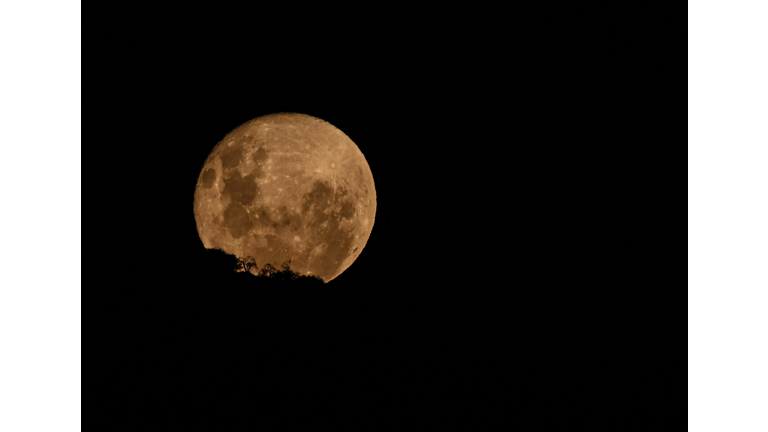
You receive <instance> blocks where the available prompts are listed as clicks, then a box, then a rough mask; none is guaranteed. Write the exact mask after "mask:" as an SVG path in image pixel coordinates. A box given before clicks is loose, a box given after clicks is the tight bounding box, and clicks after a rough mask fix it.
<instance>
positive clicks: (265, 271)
mask: <svg viewBox="0 0 768 432" xmlns="http://www.w3.org/2000/svg"><path fill="white" fill-rule="evenodd" d="M275 273H277V269H276V268H275V266H273V265H272V264H270V263H267V264H265V265H264V267H263V268H262V269H261V270H259V276H266V277H272V276H273V275H274V274H275Z"/></svg>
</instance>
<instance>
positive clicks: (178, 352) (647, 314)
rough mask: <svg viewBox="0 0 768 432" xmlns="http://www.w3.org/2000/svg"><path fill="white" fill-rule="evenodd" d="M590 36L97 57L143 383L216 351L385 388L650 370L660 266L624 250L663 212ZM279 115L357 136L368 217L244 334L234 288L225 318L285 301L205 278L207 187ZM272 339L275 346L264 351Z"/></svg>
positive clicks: (171, 44) (157, 50)
mask: <svg viewBox="0 0 768 432" xmlns="http://www.w3.org/2000/svg"><path fill="white" fill-rule="evenodd" d="M582 36H583V37H582V38H581V39H580V42H578V43H577V42H570V40H569V39H568V38H554V36H553V38H550V36H549V35H547V34H546V33H542V34H539V35H538V36H537V37H536V38H534V37H532V36H530V37H529V39H523V40H521V39H520V38H518V37H515V36H512V35H509V36H503V35H498V34H496V35H493V37H491V35H490V34H489V35H488V37H483V36H477V37H475V38H463V37H458V36H457V37H453V38H442V39H439V38H437V39H418V38H404V39H392V40H386V41H383V39H382V40H379V41H377V42H376V43H373V44H371V43H370V42H369V41H365V40H361V41H358V40H356V38H354V37H353V36H349V37H346V38H344V41H343V42H340V43H332V42H323V43H320V42H318V43H315V44H312V43H307V44H304V45H302V44H301V43H299V41H298V40H295V39H291V38H289V39H285V40H283V39H277V40H269V41H267V42H257V41H256V40H254V42H253V44H251V43H250V42H248V41H243V40H239V41H238V42H237V43H234V42H232V43H228V42H227V41H226V40H220V39H209V38H207V37H203V36H199V37H190V36H183V37H182V36H167V38H166V39H162V38H161V39H159V40H156V41H153V43H151V44H148V43H136V44H133V43H128V42H127V43H125V44H124V45H123V51H121V52H120V54H119V55H108V56H105V60H104V61H103V62H102V63H101V64H100V66H99V69H100V70H102V71H103V73H104V74H113V75H112V76H115V77H118V78H117V80H118V81H119V85H114V86H110V87H109V89H110V90H109V91H110V92H112V93H113V94H110V99H111V100H116V101H119V103H117V104H115V107H114V109H113V110H109V109H107V108H108V107H105V110H106V112H105V113H101V114H100V115H103V116H104V117H105V118H106V119H107V120H106V123H107V124H106V129H107V130H112V131H114V132H113V133H114V134H115V135H116V136H115V140H116V141H117V142H118V143H120V148H124V149H125V154H121V153H120V151H118V150H115V151H114V152H113V153H110V154H111V156H112V157H115V158H117V159H118V160H117V162H116V163H117V164H118V167H119V170H118V171H119V172H104V173H103V175H104V176H106V177H105V178H110V179H113V180H109V181H110V182H112V183H111V184H114V185H115V186H116V187H117V188H118V189H119V190H122V191H125V193H124V194H123V195H122V198H121V199H119V200H117V199H110V198H107V199H106V201H105V202H112V203H113V204H110V207H109V208H108V211H109V213H111V214H113V215H117V216H115V217H117V218H118V219H119V220H123V221H125V222H124V223H122V224H121V227H120V229H121V230H123V234H124V235H125V237H124V238H125V242H126V245H127V246H126V248H125V252H124V253H125V258H124V263H125V267H126V268H129V269H130V270H129V273H130V274H128V275H126V276H125V280H121V281H120V282H119V283H118V285H119V286H125V288H122V289H124V290H126V300H125V301H126V302H127V303H128V304H130V305H131V307H130V308H129V309H131V311H133V312H131V313H136V314H139V315H140V317H141V318H140V320H139V321H138V322H139V324H136V325H137V326H138V327H136V328H134V329H133V330H126V331H127V332H128V334H129V336H125V337H128V338H129V339H130V338H134V339H131V340H132V341H133V342H132V343H133V344H138V346H142V347H144V349H146V350H148V351H149V352H150V353H151V354H147V355H149V356H150V357H146V358H145V357H142V355H141V354H137V353H136V351H135V350H134V351H132V352H131V354H130V355H131V356H136V358H137V359H142V360H140V361H139V360H137V361H139V362H140V363H141V364H142V365H144V369H140V370H146V369H147V368H149V369H151V368H152V366H151V364H152V363H151V362H152V361H154V360H152V361H150V360H148V358H156V359H159V360H157V361H158V362H160V363H161V364H164V365H166V366H168V367H170V365H172V364H178V363H179V362H181V363H184V361H182V360H180V359H189V358H202V359H205V362H207V363H206V364H211V362H213V363H215V364H217V365H218V366H215V367H222V368H223V366H222V365H223V363H221V362H224V360H222V359H223V358H227V359H228V360H227V362H230V361H232V362H234V363H233V364H234V365H242V364H244V363H241V362H245V361H244V360H243V358H260V359H261V360H260V361H266V360H264V359H265V358H271V359H272V360H270V364H271V365H273V366H274V365H275V364H281V365H283V366H281V367H284V368H287V367H288V366H285V364H294V363H295V362H297V361H298V360H296V359H297V358H307V356H308V357H312V358H315V359H323V362H324V363H323V364H324V365H325V366H327V367H330V366H328V365H330V364H333V365H335V366H334V367H335V368H341V366H339V364H345V365H347V366H345V367H346V368H347V369H346V370H350V368H352V369H354V370H356V371H357V372H358V373H363V372H361V371H363V370H364V369H365V367H367V366H365V367H364V366H363V365H369V366H370V367H371V368H374V369H376V370H379V372H377V374H379V376H380V377H381V376H382V375H381V374H382V373H384V374H385V375H386V376H394V374H395V372H392V371H393V370H398V371H400V374H399V375H397V376H399V377H401V378H402V377H405V376H411V375H413V374H417V372H414V371H415V370H419V371H421V372H418V373H419V374H425V373H426V374H427V375H430V374H435V375H436V374H438V373H443V372H445V371H447V370H449V369H450V370H452V371H453V372H452V374H453V375H454V376H455V377H456V378H455V379H462V377H464V378H466V377H468V376H469V375H466V374H465V375H462V373H461V372H460V371H461V370H464V369H462V368H459V369H456V367H457V365H459V364H463V365H465V366H462V367H466V368H467V369H466V370H470V371H471V374H475V375H476V374H480V375H483V376H484V377H485V378H484V379H486V380H491V381H493V380H496V381H495V382H504V381H505V380H510V379H514V376H515V374H516V373H518V372H519V371H521V370H523V371H527V372H524V374H527V376H529V377H530V376H531V374H533V375H536V376H539V378H537V379H542V380H552V381H553V382H554V381H557V380H563V379H568V380H575V381H579V382H581V384H580V385H584V383H586V382H587V381H590V380H591V382H592V383H593V384H594V383H596V382H604V383H605V385H606V386H613V385H615V386H619V385H625V384H626V383H627V382H628V381H627V380H632V381H633V382H634V381H635V380H637V379H639V378H637V377H638V375H637V374H638V372H637V367H636V366H637V365H638V364H640V363H642V364H644V365H646V366H645V367H646V368H647V367H650V366H652V365H657V364H658V362H659V359H658V357H657V355H658V353H659V352H660V351H659V350H660V348H658V346H657V345H655V344H656V343H657V341H656V340H654V339H653V336H654V334H655V333H656V332H658V331H659V327H660V326H661V324H660V322H662V319H661V316H660V314H661V312H658V311H654V310H652V309H648V308H645V307H643V305H648V304H650V302H651V300H649V299H651V298H653V297H654V296H657V295H658V293H659V292H660V290H661V288H659V287H658V286H646V287H644V288H641V287H640V286H639V285H640V284H639V282H637V280H638V273H640V272H642V271H643V270H641V269H642V268H644V267H645V268H647V267H646V266H650V265H651V264H650V261H651V260H652V259H651V257H647V258H643V259H638V258H634V257H633V258H630V257H629V254H630V253H632V252H630V250H631V249H632V248H633V245H636V244H637V243H636V242H637V239H638V238H642V237H643V236H644V235H646V234H648V233H649V232H650V231H651V229H652V228H651V225H652V224H653V223H657V222H658V217H659V215H649V217H650V218H651V219H648V220H646V222H645V223H638V222H637V221H638V215H639V214H640V213H641V212H647V209H648V208H649V207H648V203H649V202H650V201H651V197H650V195H649V194H648V193H647V192H645V188H644V186H643V184H642V181H641V180H640V179H641V173H643V174H642V176H645V177H643V178H649V176H650V177H653V176H656V175H657V173H656V172H654V171H653V169H644V168H643V167H641V166H639V164H636V163H634V162H633V159H632V157H633V155H637V156H638V157H642V155H643V152H644V151H645V150H644V148H643V147H642V146H638V145H637V140H638V138H632V135H633V132H632V130H631V128H629V127H628V125H629V123H630V122H629V120H628V118H629V114H627V112H628V108H627V107H626V104H625V100H626V98H627V97H628V96H629V92H630V91H632V90H631V87H630V86H627V85H626V84H627V83H626V82H625V81H623V80H622V78H621V77H622V76H623V75H622V74H624V73H625V72H624V71H626V70H627V69H628V68H630V67H631V66H632V65H631V64H629V61H628V60H622V59H612V60H611V61H607V60H606V59H605V58H604V57H601V56H602V55H604V53H603V54H597V52H594V51H592V50H590V49H587V48H585V45H584V38H587V39H589V38H590V36H588V35H582ZM254 37H255V36H254ZM142 40H143V39H142ZM275 112H299V113H305V114H309V115H312V116H315V117H318V118H321V119H323V120H326V121H328V122H330V123H331V124H333V125H334V126H336V127H337V128H339V129H340V130H342V131H343V132H344V133H346V134H347V135H348V136H349V137H350V138H351V139H352V140H353V141H354V142H355V143H356V144H357V146H358V147H359V148H360V150H361V151H362V153H363V154H364V155H365V157H366V159H367V161H368V164H369V165H370V168H371V171H372V173H373V177H374V181H375V184H376V193H377V214H376V220H375V225H374V227H373V231H372V233H371V236H370V239H369V240H368V243H367V245H366V246H365V249H364V250H363V252H362V254H361V255H360V257H359V258H358V259H357V261H356V262H355V263H354V264H353V265H352V266H351V267H350V268H349V269H347V270H346V271H345V272H344V273H343V274H342V275H340V276H339V277H338V278H337V279H336V280H334V281H331V282H330V283H329V284H327V285H326V286H325V287H324V288H323V290H324V291H323V292H322V293H321V294H317V293H313V294H306V293H303V294H302V293H299V294H295V293H294V294H282V295H283V297H281V298H280V300H279V302H280V306H279V308H282V309H280V310H285V311H287V312H286V314H287V315H284V316H282V317H280V318H275V321H270V322H265V320H260V321H259V323H260V324H258V325H257V324H254V322H252V321H248V319H249V318H243V319H244V320H245V321H242V322H241V321H237V322H235V321H232V320H233V319H234V318H232V317H231V316H228V314H227V312H226V305H227V304H228V303H227V300H225V299H223V298H224V297H226V296H229V295H233V297H231V304H232V305H233V311H234V310H235V309H236V310H237V311H238V312H232V315H236V314H246V315H247V314H248V310H249V306H248V304H250V303H248V302H259V305H258V306H254V307H253V309H251V310H253V311H265V310H269V308H270V307H271V306H270V304H269V302H270V301H277V300H274V298H273V297H270V298H267V299H265V298H261V297H259V298H258V299H254V298H244V297H242V293H240V294H231V291H232V288H231V287H224V286H221V287H220V286H217V285H214V286H207V287H201V283H200V281H201V276H200V272H201V268H204V267H205V264H204V258H202V255H203V252H204V250H203V246H202V243H201V241H200V239H199V237H198V235H197V231H196V227H195V220H194V216H193V208H192V203H193V192H194V188H195V185H196V181H197V177H198V175H199V173H200V170H201V167H202V164H203V162H204V161H205V158H206V156H207V155H208V153H209V152H210V151H211V149H212V148H213V147H214V146H215V145H216V144H217V143H218V142H219V141H220V140H221V139H222V138H223V137H224V135H226V134H227V133H229V132H230V131H231V130H232V129H234V128H236V127H237V126H239V125H241V124H242V123H244V122H246V121H248V120H251V119H253V118H256V117H258V116H262V115H266V114H270V113H275ZM635 135H636V134H635ZM632 140H635V142H633V141H632ZM94 158H95V159H98V156H94ZM86 160H89V159H88V158H87V159H86ZM101 169H104V170H107V171H108V170H110V168H109V165H104V167H103V168H99V169H98V170H101ZM118 174H119V175H118ZM627 179H632V180H627ZM102 186H104V185H102ZM86 189H87V187H86ZM116 190H117V189H116ZM126 195H127V197H126ZM126 199H127V200H128V203H127V204H126V201H125V200H126ZM85 213H86V212H84V214H85ZM89 217H93V218H98V217H101V216H99V215H97V214H93V215H91V216H86V217H85V220H86V221H87V220H88V218H89ZM654 218H655V219H654ZM644 260H645V261H644ZM656 264H660V263H656ZM136 286H139V287H140V289H139V294H136V293H135V290H134V288H128V287H136ZM201 289H203V290H204V289H208V290H209V291H210V292H209V293H208V294H206V295H213V296H217V295H218V296H220V298H217V299H216V300H215V301H212V303H211V304H213V303H216V304H217V305H219V306H217V307H218V309H215V308H214V306H211V309H210V310H206V309H205V308H204V307H203V306H204V305H203V304H202V303H200V302H199V300H195V299H197V298H198V297H195V296H197V295H198V294H199V292H198V291H200V290H201ZM253 289H254V290H258V289H259V287H258V286H254V288H253ZM128 290H130V291H131V292H132V294H131V295H128V294H127V293H128ZM216 292H218V293H219V294H211V293H216ZM223 293H230V294H223ZM291 296H295V297H291ZM291 298H294V300H291ZM270 299H272V300H270ZM291 301H295V305H296V307H295V308H294V309H292V306H291ZM195 302H198V303H195ZM191 304H193V306H190V305H191ZM221 305H224V306H221ZM275 307H277V306H275ZM321 307H322V308H325V311H329V312H327V313H326V312H325V311H324V310H320V308H321ZM193 309H194V310H195V311H196V312H194V313H193V312H191V311H192V310H193ZM214 309H215V310H214ZM126 313H128V312H126ZM257 313H260V312H254V314H257ZM330 314H335V315H333V316H329V315H330ZM267 321H268V320H267ZM326 321H333V324H327V322H326ZM326 324H327V325H326ZM249 326H251V327H249ZM194 332H200V333H194ZM217 332H219V333H217ZM270 332H271V334H272V336H274V335H280V337H281V338H282V339H283V344H282V345H280V350H277V351H275V350H276V349H275V348H274V345H269V344H267V343H266V342H258V343H257V342H254V341H255V340H257V339H258V337H256V336H253V335H256V334H259V335H262V336H263V335H264V334H266V333H270ZM142 335H143V336H142ZM148 335H149V336H148ZM142 337H148V340H146V341H144V340H143V339H142ZM252 337H253V339H252ZM136 338H138V339H136ZM268 339H269V338H268ZM259 340H260V339H259ZM270 340H273V342H270V343H274V338H273V339H270ZM286 340H288V342H285V341H286ZM140 341H141V342H140ZM224 341H226V342H224ZM291 341H293V342H291ZM115 343H116V346H119V345H120V344H119V343H117V342H115ZM260 344H261V345H260ZM232 345H239V347H237V348H233V347H232ZM115 349H117V350H119V349H120V348H115ZM267 352H271V353H273V354H272V355H267V354H265V353H267ZM275 352H279V353H281V354H274V353H275ZM287 352H290V353H291V355H288V354H284V353H287ZM215 353H224V354H221V358H219V357H217V355H216V354H215ZM297 353H300V354H297ZM283 356H284V357H283ZM288 357H289V358H290V359H291V360H285V358H288ZM351 358H354V359H356V360H354V361H353V362H352V363H354V364H353V365H350V363H349V362H350V360H349V359H351ZM233 359H237V360H233ZM277 359H283V360H285V362H283V363H281V361H282V360H277ZM332 359H336V360H338V362H335V361H334V360H332ZM437 359H440V360H439V362H437ZM199 361H200V362H203V360H199ZM339 362H341V363H339ZM413 362H416V363H419V364H421V365H422V366H424V365H426V364H431V365H432V366H430V367H426V366H424V367H426V369H419V368H418V367H417V366H415V364H416V363H413ZM436 362H437V363H436ZM467 362H469V363H467ZM245 363H247V362H245ZM382 364H387V365H388V366H387V368H385V369H386V370H387V371H389V372H386V373H385V372H381V371H382V369H380V368H379V367H380V366H381V365H382ZM468 364H472V365H473V366H467V365H468ZM373 365H378V366H373ZM480 365H484V366H480ZM513 365H517V366H513ZM189 367H190V368H192V367H193V366H189ZM232 367H233V368H234V369H235V370H236V369H237V367H236V366H232ZM254 367H255V366H254ZM377 368H379V369H377ZM341 369H344V368H341ZM341 369H334V370H336V371H337V372H338V370H341ZM292 370H294V371H295V369H292ZM457 370H458V371H459V372H457ZM425 371H427V372H425ZM438 371H442V372H438ZM516 371H517V372H516ZM231 373H235V374H236V372H231ZM467 373H469V372H467ZM388 374H390V375H388ZM475 375H473V376H475ZM430 376H431V375H430ZM587 376H590V377H592V378H591V379H590V380H588V379H587V378H585V377H587ZM609 376H610V377H613V378H610V379H609V378H608V377H609ZM617 377H618V378H617ZM177 379H178V380H179V381H183V380H182V379H181V378H178V377H177ZM382 379H383V378H382ZM467 379H468V378H467ZM614 380H618V381H614ZM622 380H623V381H622ZM575 381H574V382H575ZM619 382H620V383H624V384H618V383H619ZM612 388H613V387H612ZM616 388H618V387H616ZM606 389H607V387H606ZM614 390H615V388H614ZM606 391H608V390H606Z"/></svg>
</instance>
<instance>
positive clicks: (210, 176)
mask: <svg viewBox="0 0 768 432" xmlns="http://www.w3.org/2000/svg"><path fill="white" fill-rule="evenodd" d="M202 179H203V187H204V188H206V189H210V187H211V186H213V181H214V180H216V170H215V169H213V168H208V169H207V170H205V171H203V176H202Z"/></svg>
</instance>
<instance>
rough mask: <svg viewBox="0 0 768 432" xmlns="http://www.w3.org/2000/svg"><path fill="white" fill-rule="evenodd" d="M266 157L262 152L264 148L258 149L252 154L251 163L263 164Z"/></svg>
mask: <svg viewBox="0 0 768 432" xmlns="http://www.w3.org/2000/svg"><path fill="white" fill-rule="evenodd" d="M267 157H268V156H267V151H266V150H264V147H259V149H258V150H256V151H255V152H254V153H253V161H254V162H256V163H259V162H264V161H265V160H267Z"/></svg>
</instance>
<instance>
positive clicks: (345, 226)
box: [194, 113, 376, 282]
mask: <svg viewBox="0 0 768 432" xmlns="http://www.w3.org/2000/svg"><path fill="white" fill-rule="evenodd" d="M194 214H195V222H196V224H197V232H198V234H199V235H200V239H201V240H202V242H203V245H204V246H205V247H206V248H208V249H211V248H218V249H221V250H223V251H224V252H227V253H230V254H233V255H236V256H238V257H241V258H243V257H247V256H251V257H253V258H254V259H255V260H256V264H257V265H258V267H259V268H261V267H263V266H264V265H265V264H267V263H269V264H272V265H274V266H275V267H278V266H279V265H280V264H282V263H285V262H287V261H289V260H290V262H291V268H292V269H293V271H295V272H296V273H298V274H305V275H312V276H318V277H320V278H322V279H323V280H324V281H325V282H329V281H330V280H332V279H334V278H336V277H337V276H338V275H340V274H341V273H342V272H343V271H344V270H346V269H347V268H349V266H350V265H352V263H353V262H354V261H355V259H357V257H358V256H359V255H360V252H362V250H363V248H364V247H365V244H366V243H367V242H368V238H369V237H370V235H371V229H372V228H373V220H374V216H375V215H376V189H375V188H374V184H373V175H372V174H371V169H370V167H369V166H368V162H367V161H366V160H365V157H364V156H363V153H362V152H361V151H360V149H359V148H358V147H357V145H355V143H354V142H352V140H351V139H349V137H348V136H347V135H345V134H344V133H343V132H342V131H340V130H339V129H337V128H336V127H334V126H333V125H331V124H330V123H328V122H326V121H324V120H321V119H318V118H316V117H312V116H309V115H306V114H298V113H277V114H270V115H266V116H262V117H258V118H256V119H253V120H251V121H248V122H246V123H245V124H243V125H241V126H239V127H237V128H236V129H234V130H233V131H232V132H230V133H229V134H227V135H226V136H225V137H224V139H222V140H221V141H220V142H219V143H218V144H217V145H216V146H215V147H214V148H213V150H212V151H211V153H210V155H208V158H207V159H206V160H205V164H204V165H203V168H202V170H201V172H200V175H199V177H198V179H197V186H196V187H195V198H194Z"/></svg>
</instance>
